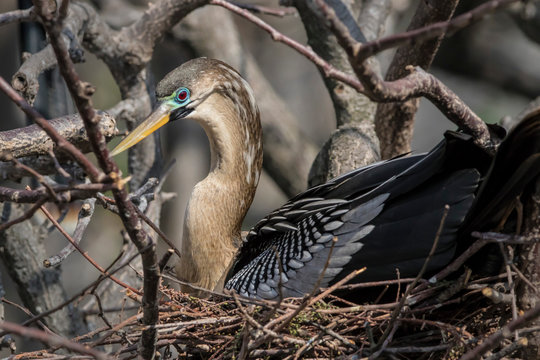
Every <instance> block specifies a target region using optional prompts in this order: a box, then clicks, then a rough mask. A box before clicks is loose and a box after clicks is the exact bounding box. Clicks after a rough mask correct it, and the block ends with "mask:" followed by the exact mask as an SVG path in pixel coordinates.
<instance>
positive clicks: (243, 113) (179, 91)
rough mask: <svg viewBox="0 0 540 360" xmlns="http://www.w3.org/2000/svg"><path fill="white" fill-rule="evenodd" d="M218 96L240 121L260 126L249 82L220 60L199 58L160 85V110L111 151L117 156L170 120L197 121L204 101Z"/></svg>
mask: <svg viewBox="0 0 540 360" xmlns="http://www.w3.org/2000/svg"><path fill="white" fill-rule="evenodd" d="M215 93H219V94H220V95H221V96H222V97H223V98H228V99H229V100H230V101H232V103H233V104H234V106H235V108H236V109H237V110H238V112H239V114H238V115H239V118H241V119H243V120H246V121H250V119H255V121H256V122H257V124H254V126H260V125H259V124H258V121H259V114H258V109H257V106H256V104H255V99H254V98H253V94H252V91H251V89H250V87H249V85H248V84H247V82H246V81H245V80H244V79H242V77H241V76H240V75H239V74H238V73H237V72H236V71H235V70H234V69H233V68H231V67H230V66H229V65H227V64H225V63H224V62H221V61H219V60H214V59H208V58H198V59H193V60H190V61H188V62H186V63H184V64H182V65H181V66H179V67H178V68H176V69H174V70H173V71H171V72H170V73H169V74H167V75H166V76H165V78H163V80H161V81H160V82H159V84H158V85H157V87H156V95H157V98H158V100H159V103H158V106H157V108H156V109H155V110H154V111H153V112H152V113H151V114H150V115H149V116H148V118H146V120H144V121H143V122H142V123H141V124H140V125H139V126H138V127H137V128H135V129H134V130H133V131H132V132H131V133H130V134H129V135H128V136H127V137H126V138H124V139H123V140H122V141H121V142H120V144H118V145H117V146H116V148H114V150H113V151H112V152H111V155H112V156H115V155H117V154H119V153H121V152H123V151H125V150H127V149H129V148H130V147H132V146H133V145H135V144H137V143H138V142H139V141H141V140H142V139H144V138H145V137H147V136H148V135H150V134H152V133H153V132H154V131H156V130H157V129H159V128H160V127H162V126H163V125H165V124H167V123H168V122H170V121H174V120H178V119H188V118H192V117H193V118H196V117H197V116H196V115H197V110H198V109H199V112H201V111H202V110H203V108H204V106H205V100H206V99H208V98H209V97H210V96H211V95H212V94H215Z"/></svg>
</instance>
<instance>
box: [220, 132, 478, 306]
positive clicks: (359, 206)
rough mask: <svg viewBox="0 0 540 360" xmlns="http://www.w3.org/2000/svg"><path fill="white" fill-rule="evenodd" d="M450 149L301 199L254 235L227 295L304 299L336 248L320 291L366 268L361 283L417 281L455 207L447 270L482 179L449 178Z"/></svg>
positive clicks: (446, 245)
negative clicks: (445, 211) (395, 279)
mask: <svg viewBox="0 0 540 360" xmlns="http://www.w3.org/2000/svg"><path fill="white" fill-rule="evenodd" d="M447 148H448V142H447V141H446V140H445V141H442V142H441V143H440V144H439V145H438V146H437V147H435V149H433V150H432V151H431V152H429V153H428V154H424V155H416V156H411V157H406V158H399V159H394V160H391V161H386V162H382V163H377V164H373V165H370V166H367V167H363V168H360V169H357V170H354V171H352V172H350V173H347V174H345V175H343V176H340V177H338V178H336V179H334V180H332V181H330V182H328V183H326V184H323V185H320V186H317V187H314V188H311V189H309V190H307V191H306V192H304V193H302V194H300V195H298V196H296V197H295V198H293V199H292V200H290V201H289V202H287V203H286V204H285V205H284V206H283V207H281V208H279V209H277V210H275V211H273V212H272V213H271V214H270V215H268V216H267V217H266V218H264V219H263V220H261V221H260V222H259V223H258V224H257V225H256V226H255V227H254V228H253V229H252V230H251V232H250V234H249V235H248V237H247V239H246V241H245V243H244V244H243V246H242V248H241V250H240V252H239V256H238V258H237V259H238V260H237V263H236V264H235V266H234V267H233V270H232V272H231V274H233V275H232V277H231V278H230V279H229V281H228V282H227V284H226V287H227V288H229V289H235V290H236V291H238V292H239V293H240V294H241V295H244V296H251V297H262V298H267V299H271V298H275V297H276V296H277V295H278V287H279V286H281V288H282V290H283V294H284V296H301V295H303V294H304V293H306V292H309V291H311V290H312V289H313V286H314V284H315V283H316V281H317V279H318V278H319V276H320V273H321V271H322V269H323V268H324V265H325V263H326V262H327V260H328V256H329V254H330V249H331V248H332V246H333V247H334V249H333V252H332V256H331V258H330V260H329V261H328V268H327V270H326V272H325V274H324V277H323V281H322V284H321V286H327V285H328V284H331V283H332V282H334V281H337V280H338V279H339V278H341V277H342V276H344V275H346V274H347V273H348V272H350V271H352V270H353V269H357V268H360V267H363V266H367V267H368V269H367V271H366V272H365V275H364V274H363V275H361V277H360V278H359V279H358V280H360V281H366V280H368V279H370V280H371V279H385V278H391V277H393V276H394V274H395V270H394V269H395V267H396V266H397V267H400V270H401V274H402V276H408V275H416V273H417V272H418V270H419V269H420V266H421V265H422V263H423V261H422V262H420V260H419V259H423V258H425V256H426V255H427V253H428V252H429V250H430V248H431V245H432V243H433V239H434V237H435V233H436V229H437V227H438V225H439V223H440V218H441V216H442V211H443V209H444V206H445V205H446V204H448V205H450V207H451V210H450V212H449V214H448V217H447V221H446V223H445V227H444V231H443V234H442V236H441V238H440V240H439V247H438V251H437V254H436V256H435V257H434V259H433V261H432V263H431V268H436V267H441V266H442V265H445V264H446V263H447V262H448V261H449V259H450V258H451V257H452V256H453V255H454V248H455V237H456V232H457V229H458V227H459V225H460V224H461V223H462V222H463V219H464V217H465V215H466V214H467V212H468V210H469V208H470V206H471V204H472V201H473V199H474V193H475V191H476V189H477V187H478V182H479V178H480V175H479V173H478V171H476V170H475V169H457V170H452V171H451V172H449V173H448V172H445V171H444V169H445V168H446V166H445V162H446V160H447V159H446V153H447V150H448V149H447ZM334 238H335V239H336V240H337V241H336V242H335V244H334V245H332V243H333V241H332V239H334ZM390 250H391V251H390Z"/></svg>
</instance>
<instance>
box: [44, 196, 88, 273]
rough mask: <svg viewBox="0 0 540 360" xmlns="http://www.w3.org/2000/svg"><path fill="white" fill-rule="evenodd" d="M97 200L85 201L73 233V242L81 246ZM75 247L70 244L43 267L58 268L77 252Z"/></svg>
mask: <svg viewBox="0 0 540 360" xmlns="http://www.w3.org/2000/svg"><path fill="white" fill-rule="evenodd" d="M95 203H96V199H95V198H93V199H88V200H85V202H84V203H83V205H82V206H81V210H80V211H79V216H78V220H77V225H76V226H75V231H74V232H73V237H72V238H73V241H75V242H76V243H77V244H79V243H80V242H81V240H82V238H83V235H84V232H85V231H86V228H87V227H88V225H89V224H90V220H91V219H92V215H93V214H94V209H95ZM75 250H76V249H75V247H74V246H73V245H71V243H70V244H68V245H67V246H65V247H64V248H63V249H62V250H60V252H59V253H58V254H56V255H53V256H51V257H49V258H48V259H45V260H43V265H44V266H45V267H51V266H56V265H58V264H60V263H61V262H62V261H64V260H65V259H66V258H67V257H68V256H69V255H70V254H71V253H73V252H74V251H75Z"/></svg>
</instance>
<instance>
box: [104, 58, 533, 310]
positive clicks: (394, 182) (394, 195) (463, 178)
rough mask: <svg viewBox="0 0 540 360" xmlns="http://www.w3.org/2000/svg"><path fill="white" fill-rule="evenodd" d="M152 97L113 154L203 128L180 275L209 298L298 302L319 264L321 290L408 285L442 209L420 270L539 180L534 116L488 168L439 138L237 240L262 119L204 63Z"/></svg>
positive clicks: (231, 75) (460, 139)
mask: <svg viewBox="0 0 540 360" xmlns="http://www.w3.org/2000/svg"><path fill="white" fill-rule="evenodd" d="M156 92H157V96H158V98H160V100H161V102H160V104H159V106H158V107H157V109H156V110H155V111H154V112H153V113H152V114H151V115H150V116H149V117H148V119H147V120H145V121H144V122H143V123H142V124H141V125H140V126H139V127H137V128H136V129H135V130H134V131H133V132H131V133H130V134H129V135H128V136H127V137H126V138H125V139H124V140H123V141H122V142H121V143H120V144H119V145H118V146H117V147H116V149H115V150H114V151H113V155H114V154H117V153H119V152H121V151H123V150H125V149H127V148H129V147H130V146H132V145H134V144H136V143H137V142H138V141H140V140H141V139H143V138H144V137H146V136H147V135H149V134H150V133H152V132H153V131H155V130H156V129H158V128H159V127H161V126H163V125H164V124H166V123H167V122H169V121H173V120H177V119H183V118H185V119H193V120H195V121H197V122H198V123H199V124H201V125H202V127H203V128H204V130H205V132H206V135H207V136H208V138H209V142H210V149H211V168H210V173H209V174H208V176H207V177H206V178H205V179H204V180H202V181H201V182H199V183H198V184H197V185H196V186H195V188H194V189H193V192H192V194H191V197H190V200H189V204H188V206H187V211H186V216H185V220H184V234H183V239H182V246H181V253H182V258H181V260H180V263H179V265H178V266H177V268H176V272H177V275H178V277H179V278H180V279H181V280H184V281H186V282H189V283H191V284H193V285H196V286H198V287H202V288H206V289H211V290H218V291H219V290H221V289H222V288H223V286H224V287H225V288H227V289H234V290H236V291H237V292H238V293H239V294H240V295H243V296H248V297H259V298H265V299H273V298H276V297H277V296H278V286H281V287H282V294H283V296H286V297H287V296H301V295H303V294H304V293H307V292H310V291H311V290H312V289H313V286H314V284H315V283H316V281H317V279H318V278H319V277H320V274H321V271H322V270H323V268H324V266H325V264H326V263H327V261H328V264H327V265H328V266H327V269H326V271H325V273H324V275H323V277H322V282H321V286H323V287H324V286H328V285H331V284H332V283H334V282H336V281H338V280H339V279H340V278H343V277H344V276H346V275H347V274H349V273H350V272H351V271H352V270H354V269H358V268H361V267H364V266H365V267H367V270H366V271H365V272H364V273H363V274H362V275H360V276H358V278H357V279H356V280H355V281H371V280H383V279H391V278H393V277H395V274H396V272H395V271H396V270H395V269H396V268H398V269H399V272H400V274H401V276H402V277H407V276H415V275H416V274H417V273H418V271H419V270H420V268H421V267H422V265H423V263H424V261H425V259H426V257H427V255H428V253H429V251H430V249H431V247H432V245H433V241H434V238H435V234H436V232H437V228H438V227H439V225H440V223H441V217H442V215H443V212H444V208H445V205H449V207H450V208H449V211H448V213H447V217H446V221H445V222H444V227H443V229H442V233H441V235H440V237H439V241H438V247H437V249H436V252H435V254H434V256H433V257H432V258H431V259H430V261H429V263H428V269H427V271H428V272H433V271H436V270H438V269H441V268H442V267H444V266H445V265H446V264H448V263H449V262H450V261H451V260H452V258H453V257H454V256H455V253H456V249H457V247H458V239H459V238H463V237H466V236H467V234H468V233H470V231H471V230H484V229H487V228H489V227H491V226H493V225H494V224H496V223H497V222H498V221H500V220H501V218H502V216H503V214H504V212H505V211H506V209H507V208H508V206H510V204H511V203H512V202H513V200H514V198H515V197H516V196H517V195H519V194H520V192H521V191H522V190H523V188H524V186H525V185H526V184H527V183H529V182H530V181H531V179H532V178H533V177H536V176H537V175H538V174H539V172H540V155H539V147H540V145H539V142H540V140H539V139H540V116H532V117H529V118H528V119H527V120H525V121H524V122H522V123H521V124H520V125H518V127H517V129H516V130H514V131H513V132H512V133H511V134H510V135H509V136H508V137H507V139H506V140H505V141H504V142H503V144H502V145H501V146H500V150H499V154H498V155H497V156H496V159H495V160H493V158H492V157H491V156H490V155H488V154H487V153H485V152H484V151H482V150H481V149H479V148H477V147H476V146H475V145H474V144H473V143H472V141H470V140H471V139H470V137H469V136H467V135H465V134H461V133H458V132H447V134H446V138H445V139H444V140H443V141H441V142H440V143H439V144H438V145H437V146H436V147H435V148H434V149H433V150H431V151H430V152H428V153H426V154H421V155H412V156H408V157H399V158H396V159H393V160H389V161H383V162H379V163H376V164H372V165H369V166H366V167H362V168H359V169H356V170H354V171H352V172H349V173H347V174H344V175H342V176H339V177H337V178H335V179H333V180H331V181H329V182H327V183H325V184H322V185H319V186H316V187H313V188H311V189H308V190H307V191H305V192H303V193H301V194H299V195H297V196H296V197H294V198H293V199H291V200H289V201H288V202H287V203H286V204H285V205H283V206H282V207H281V208H279V209H277V210H275V211H273V212H272V213H270V214H269V215H268V216H267V217H265V218H264V219H262V220H261V221H259V222H258V223H257V224H256V225H255V226H254V227H253V229H252V230H251V231H250V232H249V234H248V235H247V237H246V238H245V239H242V238H241V235H240V233H241V225H242V221H243V219H244V216H245V215H246V212H247V210H248V208H249V206H250V205H251V202H252V200H253V196H254V194H255V189H256V187H257V183H258V180H259V175H260V173H261V166H262V134H261V124H260V119H259V110H258V108H257V104H256V102H255V97H254V96H253V92H252V90H251V88H250V86H249V85H248V84H247V82H246V81H245V80H244V79H242V77H241V76H240V75H239V74H238V73H237V72H236V71H235V70H234V69H232V68H231V67H230V66H228V65H227V64H225V63H223V62H221V61H218V60H212V59H206V58H200V59H195V60H191V61H188V62H186V63H185V64H183V65H181V66H180V67H178V68H177V69H175V70H173V71H172V72H171V73H169V74H168V75H167V76H166V77H165V78H164V79H163V80H162V81H161V82H160V83H159V84H158V86H157V90H156ZM491 164H494V166H493V167H491V166H490V165H491ZM334 239H337V241H336V242H335V243H334V241H333V240H334ZM331 248H332V253H331V257H330V259H329V260H328V256H329V253H330V249H331ZM184 290H187V291H190V289H189V288H188V287H184Z"/></svg>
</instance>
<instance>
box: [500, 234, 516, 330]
mask: <svg viewBox="0 0 540 360" xmlns="http://www.w3.org/2000/svg"><path fill="white" fill-rule="evenodd" d="M499 250H500V251H501V254H502V256H503V259H504V268H505V270H506V281H508V286H509V287H510V296H511V302H510V304H511V305H512V320H515V319H517V316H518V310H517V300H516V290H515V283H514V280H513V277H512V270H511V269H510V263H511V261H510V260H509V259H508V255H507V254H506V251H505V250H504V245H503V244H502V243H499ZM514 337H515V339H514V340H518V339H519V335H518V333H517V331H516V332H515V334H514Z"/></svg>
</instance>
